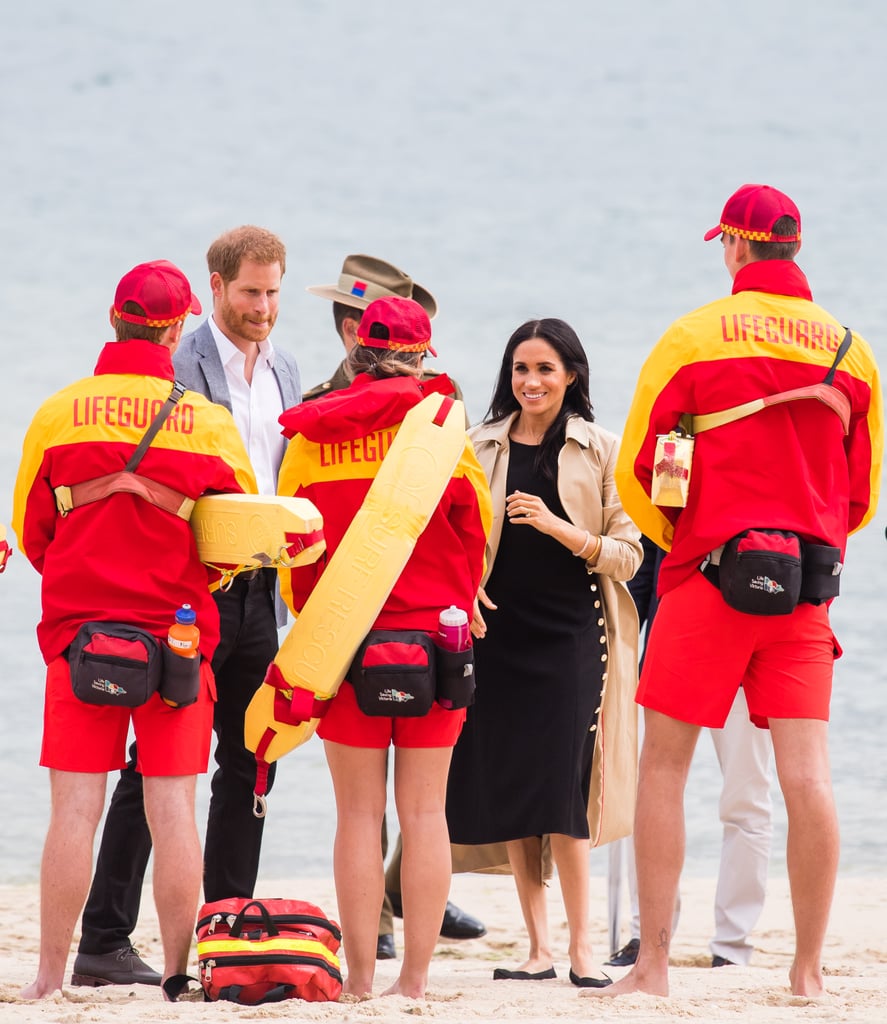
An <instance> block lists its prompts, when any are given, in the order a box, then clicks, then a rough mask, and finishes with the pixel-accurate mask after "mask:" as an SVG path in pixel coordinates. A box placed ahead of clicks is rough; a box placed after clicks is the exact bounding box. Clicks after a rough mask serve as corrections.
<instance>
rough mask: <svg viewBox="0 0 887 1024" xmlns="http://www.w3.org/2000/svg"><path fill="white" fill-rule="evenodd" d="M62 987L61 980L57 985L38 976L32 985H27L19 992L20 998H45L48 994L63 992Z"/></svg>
mask: <svg viewBox="0 0 887 1024" xmlns="http://www.w3.org/2000/svg"><path fill="white" fill-rule="evenodd" d="M61 989H62V983H61V982H59V983H58V984H57V985H53V984H52V983H51V982H45V981H42V980H41V979H40V978H37V979H36V980H34V981H32V982H31V984H30V985H25V987H24V988H23V989H22V990H21V991H20V992H19V998H20V999H45V998H46V997H47V996H51V995H52V993H53V992H61Z"/></svg>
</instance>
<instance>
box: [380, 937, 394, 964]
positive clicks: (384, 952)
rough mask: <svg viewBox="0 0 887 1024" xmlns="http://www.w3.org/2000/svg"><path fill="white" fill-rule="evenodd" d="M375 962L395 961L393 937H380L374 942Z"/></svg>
mask: <svg viewBox="0 0 887 1024" xmlns="http://www.w3.org/2000/svg"><path fill="white" fill-rule="evenodd" d="M376 959H377V960H396V959H397V950H396V949H395V948H394V936H393V935H380V936H379V938H378V939H377V940H376Z"/></svg>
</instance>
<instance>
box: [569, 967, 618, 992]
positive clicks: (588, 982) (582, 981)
mask: <svg viewBox="0 0 887 1024" xmlns="http://www.w3.org/2000/svg"><path fill="white" fill-rule="evenodd" d="M570 981H572V983H573V984H574V985H576V986H578V987H579V988H606V987H607V985H612V984H613V979H612V978H608V977H607V975H606V974H605V975H604V976H603V978H580V977H579V975H578V974H577V973H576V972H575V971H574V970H573V968H572V967H571V968H570Z"/></svg>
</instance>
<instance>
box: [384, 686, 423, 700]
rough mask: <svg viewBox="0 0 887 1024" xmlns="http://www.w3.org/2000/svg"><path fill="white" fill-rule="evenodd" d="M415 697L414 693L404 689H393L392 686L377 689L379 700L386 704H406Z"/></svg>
mask: <svg viewBox="0 0 887 1024" xmlns="http://www.w3.org/2000/svg"><path fill="white" fill-rule="evenodd" d="M415 699H416V698H415V696H414V694H412V693H406V692H405V691H404V690H395V689H394V687H393V686H389V687H388V689H387V690H380V691H379V700H380V701H384V702H385V703H387V704H407V703H409V702H410V701H411V700H415Z"/></svg>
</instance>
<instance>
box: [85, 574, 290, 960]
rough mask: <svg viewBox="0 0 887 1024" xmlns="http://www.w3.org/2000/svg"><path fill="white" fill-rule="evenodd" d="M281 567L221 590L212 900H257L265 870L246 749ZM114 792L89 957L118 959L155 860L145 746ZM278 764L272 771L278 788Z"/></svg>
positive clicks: (88, 919)
mask: <svg viewBox="0 0 887 1024" xmlns="http://www.w3.org/2000/svg"><path fill="white" fill-rule="evenodd" d="M275 578H276V573H275V570H273V569H262V570H260V571H259V573H258V574H257V575H256V576H255V577H254V578H253V579H250V580H248V579H245V578H244V577H243V576H241V577H237V578H235V580H234V583H233V585H232V587H231V589H230V590H229V591H227V592H226V593H222V592H221V591H217V592H216V594H215V598H216V604H217V606H218V609H219V617H220V620H221V640H220V642H219V646H218V647H217V648H216V653H215V655H214V656H213V662H212V665H213V672H214V673H215V677H216V689H217V691H218V701H217V703H216V706H215V713H214V718H213V728H214V729H215V733H216V748H215V760H216V765H217V767H216V770H215V773H214V774H213V778H212V784H211V795H210V802H209V817H208V820H207V826H206V842H205V845H204V852H203V892H204V898H205V899H206V901H207V902H212V901H214V900H220V899H225V898H227V897H229V896H247V897H249V896H252V895H253V890H254V888H255V884H256V878H257V877H258V873H259V854H260V852H261V847H262V831H263V829H264V819H263V818H257V817H255V815H254V814H253V789H254V787H255V780H256V760H255V755H254V754H252V753H251V752H250V751H249V750H247V749H246V747H245V746H244V743H243V717H244V714H245V712H246V708H247V705H248V704H249V702H250V701H251V700H252V697H253V694H254V693H255V692H256V690H257V689H258V688H259V686H260V685H261V683H262V680H263V679H264V678H265V672H266V670H267V668H268V665H269V663H270V662H271V661H273V659H274V655H275V654H276V653H277V624H276V621H275V616H274V590H273V588H274V582H275ZM129 755H130V760H129V762H128V764H127V767H126V768H124V769H123V771H121V773H120V780H119V781H118V783H117V786H116V787H115V789H114V793H113V795H112V797H111V802H110V804H109V806H108V813H107V815H106V818H105V827H104V829H103V831H102V841H101V845H100V847H99V854H98V859H97V861H96V870H95V875H94V876H93V880H92V887H91V888H90V891H89V897H88V898H87V901H86V906H85V907H84V910H83V921H82V933H81V938H80V946H79V950H80V952H81V953H110V952H112V951H113V950H115V949H119V948H120V947H121V946H125V945H128V944H129V942H130V936H131V935H132V932H133V930H134V929H135V926H136V922H137V920H138V916H139V906H140V903H141V895H142V882H143V880H144V876H145V869H146V867H147V863H148V858H149V856H150V855H151V833H150V832H149V830H148V823H147V821H146V820H145V807H144V802H143V798H142V777H141V775H140V774H139V773H138V772H137V771H136V770H135V765H136V745H135V744H134V743H133V744H132V746H131V747H130V749H129ZM276 767H277V766H276V764H273V765H272V766H271V770H270V771H269V773H268V789H269V791H270V789H271V786H272V785H273V783H274V775H275V769H276Z"/></svg>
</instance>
